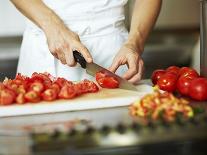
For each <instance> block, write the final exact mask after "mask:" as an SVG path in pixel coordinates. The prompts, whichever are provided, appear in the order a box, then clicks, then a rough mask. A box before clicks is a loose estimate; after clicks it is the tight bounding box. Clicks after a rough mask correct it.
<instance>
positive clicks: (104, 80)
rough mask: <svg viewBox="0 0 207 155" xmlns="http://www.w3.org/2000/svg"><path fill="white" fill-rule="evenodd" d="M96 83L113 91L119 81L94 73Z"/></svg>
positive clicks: (102, 73) (101, 73) (103, 74)
mask: <svg viewBox="0 0 207 155" xmlns="http://www.w3.org/2000/svg"><path fill="white" fill-rule="evenodd" d="M96 81H97V83H98V84H99V85H100V86H101V87H102V88H110V89H114V88H118V87H119V81H118V80H117V79H116V78H115V77H112V76H109V75H107V73H104V72H102V71H99V72H97V73H96Z"/></svg>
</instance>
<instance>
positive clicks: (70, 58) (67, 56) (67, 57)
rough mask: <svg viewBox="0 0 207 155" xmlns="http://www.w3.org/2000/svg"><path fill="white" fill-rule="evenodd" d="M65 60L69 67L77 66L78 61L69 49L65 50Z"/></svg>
mask: <svg viewBox="0 0 207 155" xmlns="http://www.w3.org/2000/svg"><path fill="white" fill-rule="evenodd" d="M65 60H66V63H67V64H68V66H70V67H74V66H75V65H76V61H75V59H74V56H73V51H72V50H71V49H69V48H66V49H65Z"/></svg>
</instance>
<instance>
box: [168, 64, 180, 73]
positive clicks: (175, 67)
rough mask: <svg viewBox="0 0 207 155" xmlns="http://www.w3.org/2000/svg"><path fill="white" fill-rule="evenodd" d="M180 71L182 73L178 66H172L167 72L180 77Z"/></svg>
mask: <svg viewBox="0 0 207 155" xmlns="http://www.w3.org/2000/svg"><path fill="white" fill-rule="evenodd" d="M179 71H180V68H179V67H177V66H170V67H168V68H167V69H166V72H171V73H174V74H176V75H178V73H179Z"/></svg>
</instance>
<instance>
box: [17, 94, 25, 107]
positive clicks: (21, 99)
mask: <svg viewBox="0 0 207 155" xmlns="http://www.w3.org/2000/svg"><path fill="white" fill-rule="evenodd" d="M16 103H18V104H23V103H25V97H24V93H20V94H18V95H17V97H16Z"/></svg>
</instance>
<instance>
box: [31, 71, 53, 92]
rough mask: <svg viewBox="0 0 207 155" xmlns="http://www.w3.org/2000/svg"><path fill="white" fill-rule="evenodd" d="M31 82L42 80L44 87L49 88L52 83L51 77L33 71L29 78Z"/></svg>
mask: <svg viewBox="0 0 207 155" xmlns="http://www.w3.org/2000/svg"><path fill="white" fill-rule="evenodd" d="M30 81H31V83H33V82H36V81H39V82H42V83H43V84H44V86H45V88H46V89H47V88H49V87H50V86H51V84H52V81H51V79H50V78H49V77H48V75H46V74H44V73H36V72H34V73H33V74H32V77H31V78H30Z"/></svg>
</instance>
